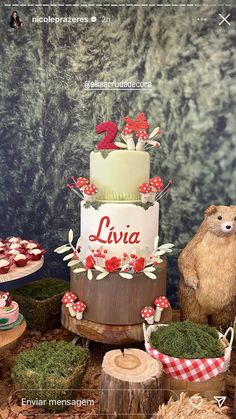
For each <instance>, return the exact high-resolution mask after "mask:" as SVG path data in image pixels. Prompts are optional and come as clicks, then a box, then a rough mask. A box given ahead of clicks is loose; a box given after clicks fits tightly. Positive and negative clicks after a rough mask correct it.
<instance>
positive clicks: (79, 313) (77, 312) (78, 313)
mask: <svg viewBox="0 0 236 419" xmlns="http://www.w3.org/2000/svg"><path fill="white" fill-rule="evenodd" d="M85 310H86V304H85V303H84V302H83V301H76V303H74V304H73V305H72V311H73V312H74V315H73V316H72V317H74V316H75V317H76V318H77V320H81V319H82V318H83V313H84V311H85Z"/></svg>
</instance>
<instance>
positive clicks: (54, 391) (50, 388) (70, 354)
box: [11, 341, 88, 411]
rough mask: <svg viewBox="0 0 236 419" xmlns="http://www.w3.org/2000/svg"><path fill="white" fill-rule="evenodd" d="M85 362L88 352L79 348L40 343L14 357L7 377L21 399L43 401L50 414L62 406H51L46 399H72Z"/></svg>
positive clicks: (60, 409)
mask: <svg viewBox="0 0 236 419" xmlns="http://www.w3.org/2000/svg"><path fill="white" fill-rule="evenodd" d="M87 362H88V352H87V350H86V349H84V348H82V347H80V346H75V345H72V344H71V343H68V342H64V341H57V342H56V341H51V342H43V343H40V344H38V345H36V346H35V347H34V348H33V349H29V350H26V351H23V352H21V353H20V354H19V355H18V356H17V358H16V360H15V363H14V366H13V368H12V373H11V377H12V379H13V381H14V383H15V384H16V385H17V386H18V387H19V388H20V389H22V394H23V396H24V397H26V398H28V399H31V400H36V399H41V400H45V401H46V404H45V407H46V408H47V409H48V410H50V411H63V410H64V409H65V407H64V406H61V405H51V404H50V400H70V399H71V398H72V396H73V391H72V389H75V388H78V387H79V386H80V384H81V381H82V378H83V376H84V373H85V369H86V365H87ZM66 390H67V391H66Z"/></svg>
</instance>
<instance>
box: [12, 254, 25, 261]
mask: <svg viewBox="0 0 236 419" xmlns="http://www.w3.org/2000/svg"><path fill="white" fill-rule="evenodd" d="M22 259H27V258H26V256H25V255H22V254H19V255H16V257H14V260H22Z"/></svg>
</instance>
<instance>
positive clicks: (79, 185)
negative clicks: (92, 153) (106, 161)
mask: <svg viewBox="0 0 236 419" xmlns="http://www.w3.org/2000/svg"><path fill="white" fill-rule="evenodd" d="M86 185H89V180H88V179H86V178H85V177H78V178H77V179H76V182H75V186H76V188H79V189H80V190H81V191H83V189H85V187H86Z"/></svg>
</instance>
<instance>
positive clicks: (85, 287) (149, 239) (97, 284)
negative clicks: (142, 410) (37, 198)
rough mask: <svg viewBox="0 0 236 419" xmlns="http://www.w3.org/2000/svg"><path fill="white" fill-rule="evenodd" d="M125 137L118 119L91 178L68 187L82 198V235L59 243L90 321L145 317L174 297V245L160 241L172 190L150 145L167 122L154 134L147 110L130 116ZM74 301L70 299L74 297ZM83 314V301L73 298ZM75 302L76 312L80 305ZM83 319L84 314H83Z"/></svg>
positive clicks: (108, 127) (103, 127)
mask: <svg viewBox="0 0 236 419" xmlns="http://www.w3.org/2000/svg"><path fill="white" fill-rule="evenodd" d="M125 122H126V125H125V127H124V129H123V131H122V134H121V138H122V141H121V142H117V141H116V142H114V139H115V138H114V137H115V136H116V134H115V132H116V133H117V130H116V126H115V124H114V123H113V122H105V123H102V124H100V125H98V126H97V132H98V133H101V132H104V131H105V132H106V136H105V137H104V139H103V140H101V141H100V142H99V143H98V146H97V149H96V150H94V151H92V152H91V154H90V178H89V179H86V178H84V177H79V178H77V179H75V178H74V177H72V178H71V179H72V183H71V184H68V187H69V188H70V189H71V190H72V191H73V192H75V193H76V194H77V195H79V196H80V197H81V199H82V202H81V237H80V238H79V239H78V241H77V243H76V245H74V244H73V231H72V230H70V232H69V242H68V243H67V244H66V245H64V246H60V247H59V248H57V249H56V252H58V253H64V252H68V251H69V250H70V249H72V252H71V253H69V254H68V255H66V256H65V257H64V260H67V261H69V262H68V266H69V267H70V268H71V292H72V295H74V296H77V300H78V301H77V306H78V307H79V305H78V302H80V301H82V302H83V303H84V305H85V307H86V309H85V307H83V311H84V313H83V317H84V319H87V320H90V321H93V322H96V323H102V324H111V325H131V324H139V323H142V322H143V316H142V315H141V314H140V313H141V309H143V307H146V306H147V307H149V306H150V307H151V306H153V302H154V301H155V300H156V299H157V297H159V296H165V295H166V259H165V257H163V255H164V254H165V253H166V252H170V251H171V248H172V246H173V245H172V244H165V245H162V246H160V245H159V244H158V229H159V203H158V202H157V201H158V200H159V199H160V198H161V197H162V196H163V195H164V194H165V193H166V192H167V191H168V190H169V186H170V183H171V182H170V181H169V183H168V184H167V186H166V187H164V186H163V182H162V180H161V178H160V177H159V176H156V177H154V178H152V179H150V156H149V153H148V151H147V150H148V149H149V148H150V147H159V145H160V144H159V142H157V141H156V140H155V138H156V136H157V135H158V134H159V128H156V129H154V131H153V132H152V133H151V134H150V135H148V133H147V130H148V128H149V125H148V123H147V121H146V118H145V116H144V114H140V115H138V116H137V117H136V120H135V121H133V120H132V119H131V118H125ZM66 301H67V299H66ZM69 306H70V313H71V314H72V316H73V313H74V315H76V307H77V306H76V301H75V299H74V301H73V303H71V304H69ZM73 306H74V311H73ZM80 318H81V316H80Z"/></svg>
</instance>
